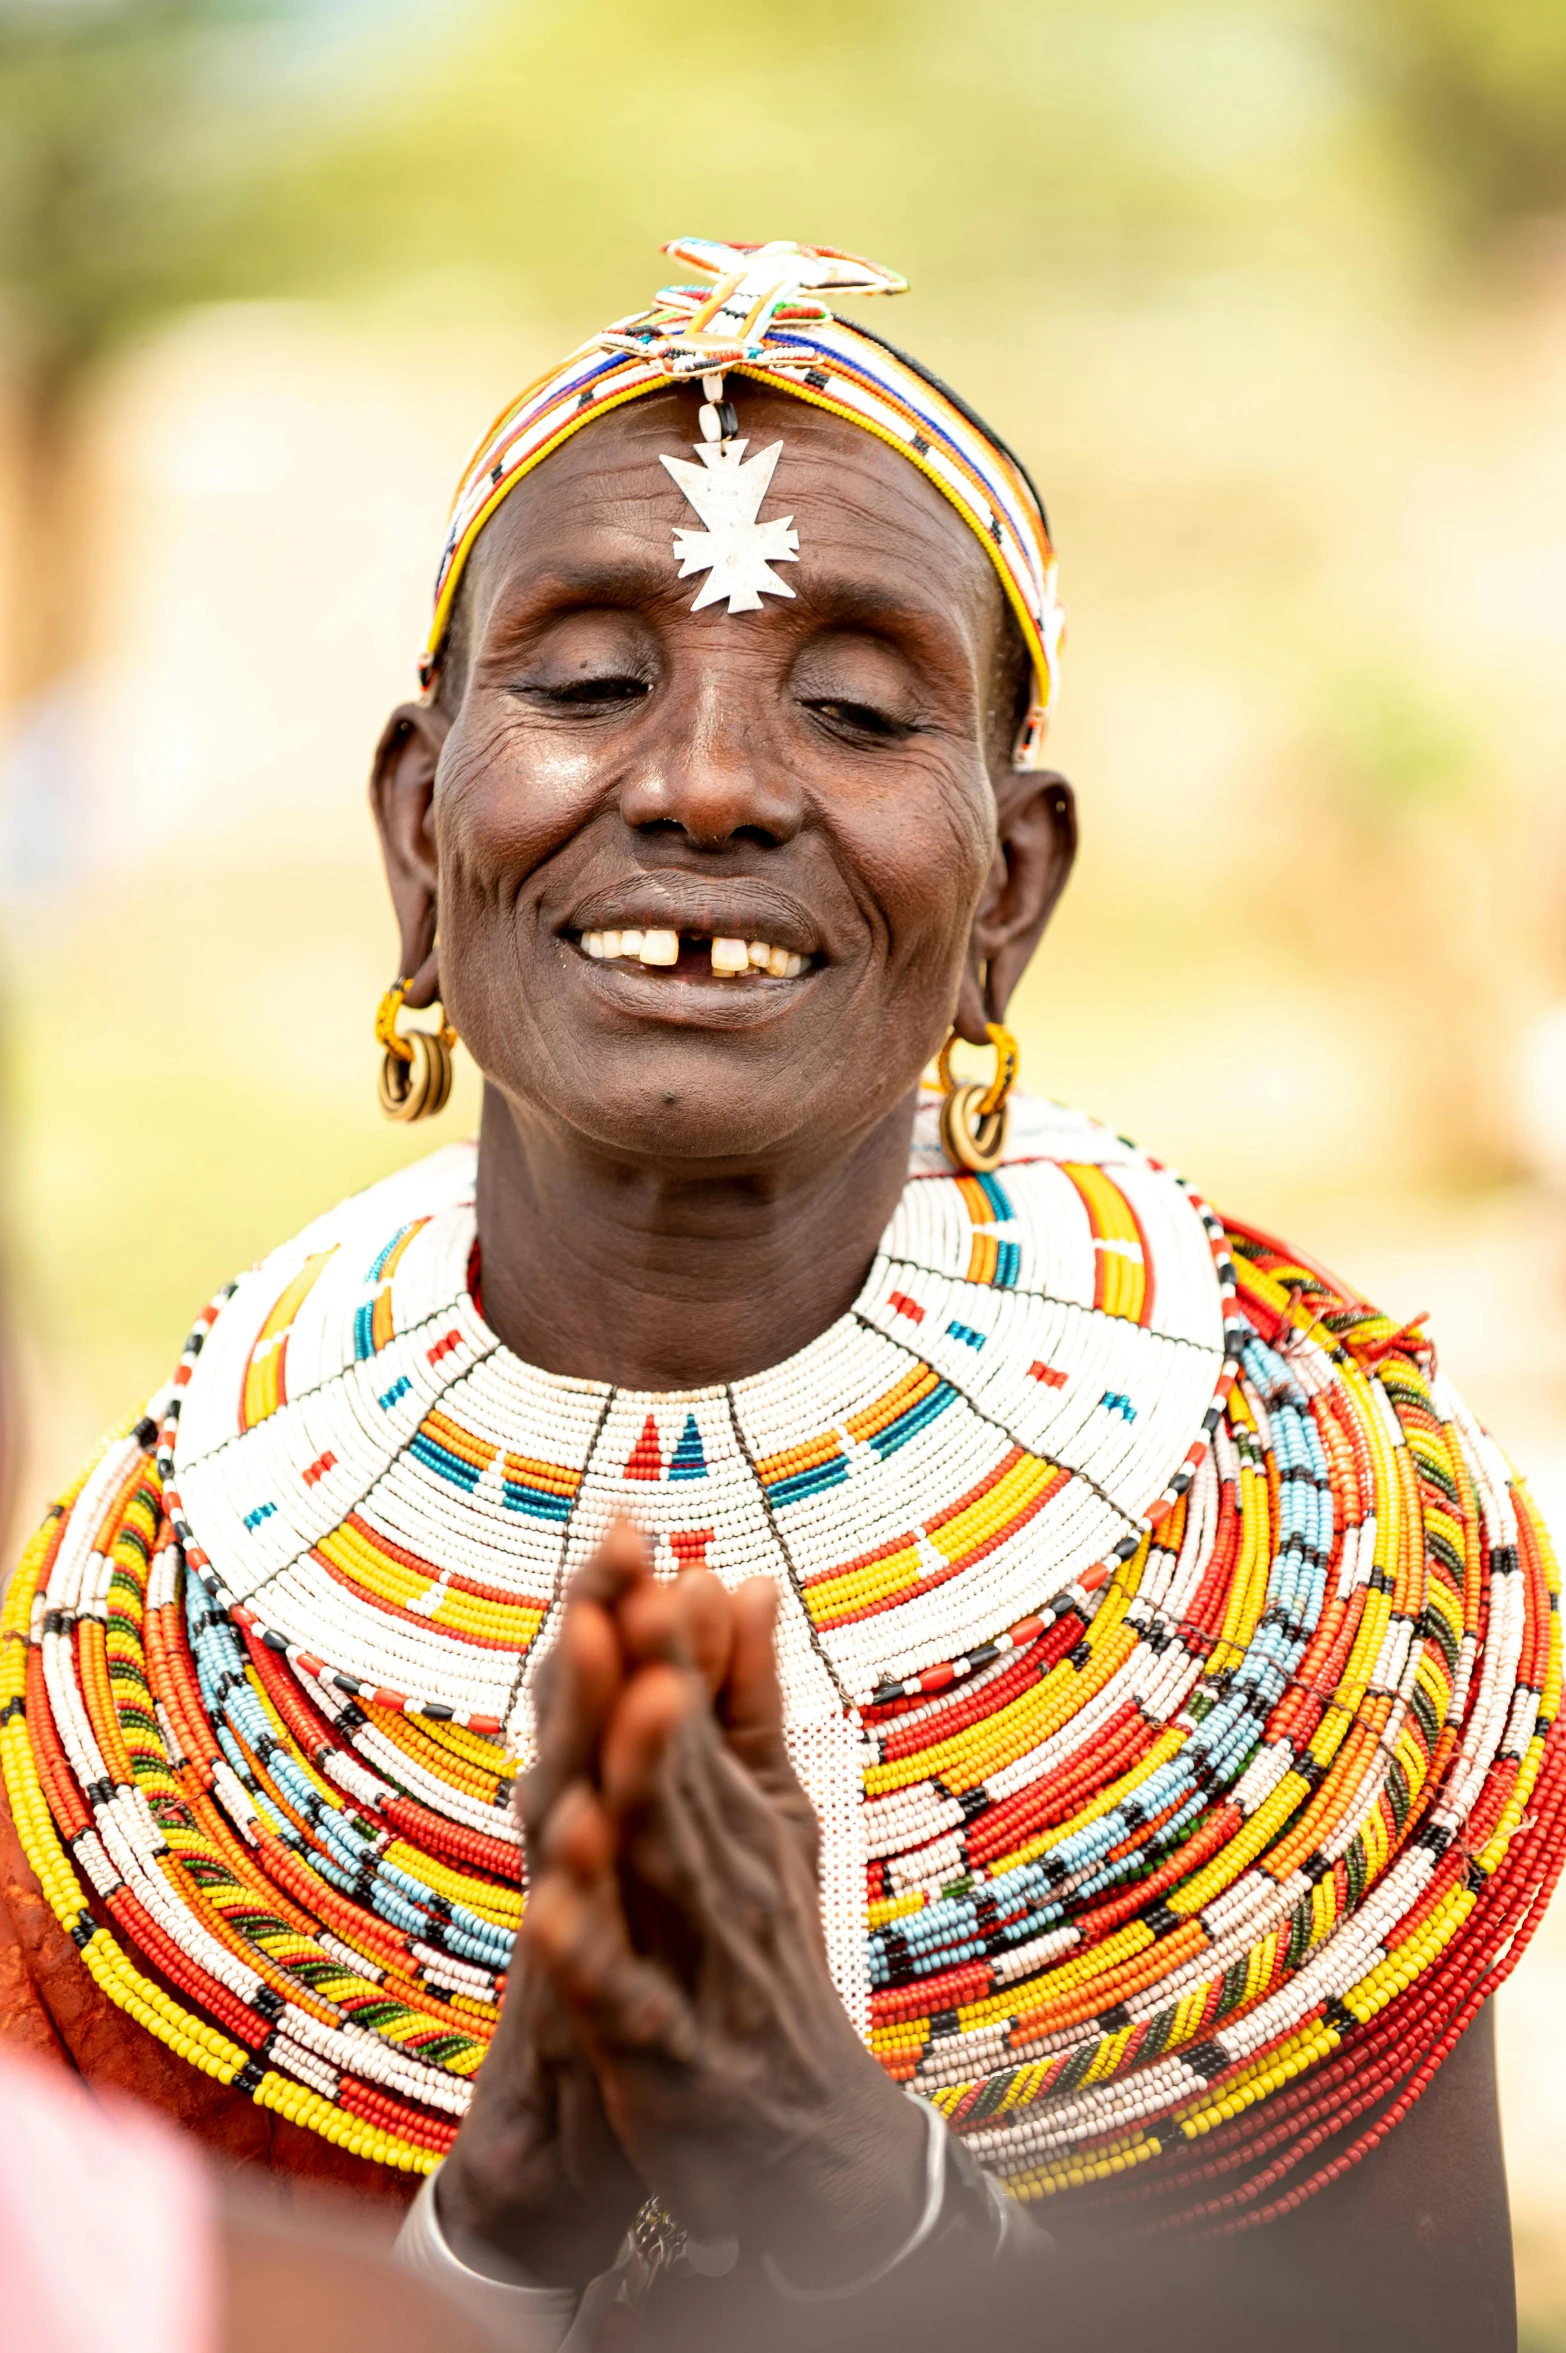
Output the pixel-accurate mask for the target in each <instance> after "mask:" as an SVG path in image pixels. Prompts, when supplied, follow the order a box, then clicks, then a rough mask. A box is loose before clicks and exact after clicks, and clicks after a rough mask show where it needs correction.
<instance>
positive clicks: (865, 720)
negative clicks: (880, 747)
mask: <svg viewBox="0 0 1566 2353" xmlns="http://www.w3.org/2000/svg"><path fill="white" fill-rule="evenodd" d="M805 708H806V710H807V711H809V712H811V713H812V714H813V715H814V716H815V717H816V718H817V719H819V720H821V721H823V722H824V723H825V725H826V726H828V727H830V728H831V729H832V730H833V731H834V732H835V733H837V734H842V735H856V736H869V737H870V738H871V739H872V740H873V741H876V742H879V743H902V742H904V741H905V740H906V739H907V738H908V737H909V736H910V735H913V734H916V733H917V727H916V724H915V722H914V721H913V720H912V719H897V718H894V717H893V715H892V713H891V712H890V711H880V710H877V709H876V707H875V705H874V704H873V703H855V702H844V701H842V700H839V699H837V698H824V699H819V700H812V701H810V702H807V703H806V705H805Z"/></svg>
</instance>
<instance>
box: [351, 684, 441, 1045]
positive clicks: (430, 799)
mask: <svg viewBox="0 0 1566 2353" xmlns="http://www.w3.org/2000/svg"><path fill="white" fill-rule="evenodd" d="M450 732H451V721H450V719H449V718H448V717H447V716H446V714H445V712H444V711H442V710H440V709H439V708H438V707H437V706H436V705H435V704H433V703H399V704H398V706H397V708H396V710H395V711H393V713H392V715H391V717H390V718H389V719H388V720H387V722H386V726H385V729H384V730H383V732H382V735H381V740H380V742H379V743H378V744H377V745H376V747H375V764H374V766H373V767H372V768H371V770H370V806H371V808H372V809H373V811H374V813H375V826H376V831H377V832H378V833H379V835H380V837H381V862H382V864H383V865H384V866H385V868H386V882H387V887H388V889H389V890H390V892H391V902H392V909H393V912H394V913H395V915H396V917H397V935H398V943H399V944H398V965H397V970H398V972H399V974H400V975H402V976H404V977H405V978H407V980H408V983H409V987H408V997H407V1001H408V1003H409V1004H410V1005H430V1004H433V1003H434V1001H435V999H436V998H437V997H438V996H439V995H440V968H439V965H438V963H437V960H436V952H435V885H436V879H437V866H436V858H435V831H434V827H433V825H432V823H431V812H432V809H433V807H434V801H435V771H436V769H437V768H438V767H439V765H440V755H441V747H442V746H443V745H444V743H445V741H446V738H447V736H448V735H449V734H450Z"/></svg>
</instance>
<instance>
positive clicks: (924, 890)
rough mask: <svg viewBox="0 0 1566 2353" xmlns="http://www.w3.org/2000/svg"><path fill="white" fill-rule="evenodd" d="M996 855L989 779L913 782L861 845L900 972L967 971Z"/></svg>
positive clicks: (902, 976) (899, 976)
mask: <svg viewBox="0 0 1566 2353" xmlns="http://www.w3.org/2000/svg"><path fill="white" fill-rule="evenodd" d="M994 854H995V801H994V794H993V793H992V791H991V789H990V783H989V778H988V777H987V775H985V773H984V772H983V770H982V768H981V769H978V770H977V771H976V773H975V774H973V775H972V776H962V777H953V776H952V774H951V772H950V771H949V770H947V771H945V772H943V773H942V775H941V776H940V777H939V778H931V779H930V780H929V781H928V784H927V785H926V784H925V782H924V780H922V779H919V778H917V777H916V778H911V779H907V780H905V781H904V783H903V784H902V786H901V788H900V790H899V791H898V792H896V793H895V794H894V795H892V796H890V797H889V805H888V806H887V808H886V809H885V810H883V811H882V812H880V814H879V819H878V822H877V823H876V824H875V825H874V827H873V828H866V829H865V832H864V835H863V837H862V840H861V842H860V844H859V860H858V862H859V864H860V868H861V871H862V872H863V873H864V875H865V877H866V879H867V881H868V883H869V886H870V888H871V890H872V892H873V894H874V896H875V898H876V900H877V902H878V904H879V905H880V906H881V907H882V908H883V910H884V911H885V915H886V920H887V924H888V927H889V930H890V935H891V937H890V953H891V966H892V972H893V975H894V976H895V978H896V980H897V982H898V984H899V985H905V984H906V982H907V980H908V979H909V977H910V968H912V970H913V972H914V973H915V974H917V975H919V976H922V975H924V974H925V973H928V974H929V977H930V978H931V980H932V981H935V980H936V979H937V978H944V977H945V975H946V974H948V973H949V972H950V971H951V970H952V969H953V968H954V967H956V966H959V965H960V964H961V961H962V957H963V954H964V952H965V950H966V948H967V944H968V935H969V932H970V930H971V928H972V924H973V918H974V913H975V910H976V909H977V907H978V904H979V898H980V895H981V893H982V891H983V889H984V884H985V879H986V877H987V876H988V874H989V870H990V864H991V861H992V859H993V857H994Z"/></svg>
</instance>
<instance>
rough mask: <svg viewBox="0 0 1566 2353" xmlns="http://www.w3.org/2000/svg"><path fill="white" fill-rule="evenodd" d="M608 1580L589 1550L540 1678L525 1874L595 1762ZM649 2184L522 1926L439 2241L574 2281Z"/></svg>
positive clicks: (521, 1792) (467, 2255)
mask: <svg viewBox="0 0 1566 2353" xmlns="http://www.w3.org/2000/svg"><path fill="white" fill-rule="evenodd" d="M614 1590H616V1587H615V1585H614V1581H613V1580H612V1578H606V1571H605V1568H604V1565H603V1564H602V1561H601V1558H600V1560H595V1561H594V1562H593V1563H592V1564H591V1565H590V1566H589V1568H588V1569H587V1570H586V1571H584V1573H583V1575H582V1576H581V1577H580V1578H578V1579H577V1580H576V1582H575V1584H574V1585H573V1588H572V1596H571V1601H570V1603H569V1604H568V1606H567V1610H566V1614H565V1620H564V1624H563V1627H562V1631H561V1636H560V1640H559V1642H558V1643H557V1644H556V1646H555V1650H554V1652H553V1654H552V1656H551V1657H550V1659H549V1660H548V1661H547V1663H546V1665H545V1668H544V1670H543V1673H542V1674H541V1676H540V1678H539V1688H538V1726H539V1738H538V1762H537V1764H536V1766H535V1767H534V1769H533V1771H532V1773H531V1774H529V1775H528V1776H527V1777H526V1779H525V1780H524V1781H523V1782H521V1783H520V1784H519V1788H518V1795H517V1811H518V1816H519V1819H520V1821H521V1825H522V1831H523V1840H524V1846H525V1850H526V1853H527V1857H528V1877H529V1881H530V1883H532V1884H533V1885H535V1886H536V1884H537V1879H538V1871H539V1863H538V1857H537V1853H536V1842H537V1836H538V1832H539V1829H540V1827H541V1825H542V1824H543V1822H544V1820H545V1819H546V1818H547V1816H548V1814H549V1812H550V1809H551V1806H552V1805H553V1803H554V1802H555V1801H556V1800H557V1799H558V1797H559V1796H560V1794H561V1792H562V1791H563V1790H564V1789H565V1788H567V1787H569V1786H571V1785H572V1784H573V1783H574V1782H575V1781H576V1780H577V1779H578V1778H579V1777H580V1776H582V1775H584V1774H586V1773H588V1772H590V1771H592V1770H593V1768H594V1762H595V1759H594V1744H595V1740H596V1735H597V1732H598V1729H599V1727H600V1726H601V1724H602V1722H603V1720H604V1717H605V1715H606V1714H607V1711H608V1710H609V1709H610V1708H611V1707H612V1706H613V1704H614V1701H615V1698H616V1697H617V1695H618V1692H619V1689H620V1685H621V1681H622V1673H621V1668H620V1662H619V1656H618V1645H617V1644H616V1643H615V1641H614V1639H613V1637H612V1635H611V1634H609V1631H608V1621H607V1619H604V1622H603V1625H602V1626H600V1625H599V1623H598V1620H599V1619H600V1618H602V1617H603V1611H602V1608H601V1606H600V1602H601V1599H603V1600H607V1599H609V1598H611V1597H612V1594H613V1592H614ZM584 1611H586V1612H590V1613H591V1615H590V1617H589V1618H587V1619H586V1620H584V1615H583V1613H584ZM606 1637H607V1638H606ZM646 2194H647V2193H646V2189H645V2186H644V2184H643V2183H642V2181H641V2179H640V2178H639V2176H638V2175H637V2174H636V2172H635V2170H634V2168H633V2167H632V2166H631V2164H630V2162H629V2161H628V2159H627V2158H626V2156H625V2154H624V2152H623V2150H622V2149H621V2147H620V2145H619V2143H618V2142H617V2141H616V2139H615V2137H614V2135H613V2133H612V2132H611V2130H610V2128H609V2125H608V2123H607V2121H606V2120H605V2116H604V2111H603V2103H602V2100H601V2099H600V2097H599V2092H598V2086H597V2083H596V2081H595V2079H594V2076H593V2072H592V2069H591V2067H590V2066H589V2065H588V2062H587V2059H586V2057H585V2056H584V2054H583V2051H582V2049H581V2046H580V2044H579V2042H578V2040H577V2037H576V2035H575V2032H574V2030H573V2027H572V2025H571V2023H570V2020H569V2018H568V2017H567V2014H566V2012H565V2011H564V2009H563V2008H562V2005H561V2003H560V2001H559V1998H558V1996H557V1994H556V1992H555V1990H554V1987H553V1986H552V1984H551V1983H550V1980H549V1976H548V1973H547V1972H546V1971H545V1970H543V1969H542V1968H541V1967H540V1965H539V1963H538V1960H537V1958H536V1956H535V1954H534V1952H533V1950H532V1947H531V1946H530V1944H529V1943H528V1941H527V1940H526V1939H525V1938H523V1937H520V1936H519V1937H518V1939H517V1943H516V1947H515V1953H514V1957H513V1961H512V1967H511V1974H510V1980H509V1983H508V1985H507V1989H506V1998H505V2001H504V2004H503V2005H502V2009H501V2015H500V2023H499V2025H498V2026H497V2028H496V2030H495V2036H494V2040H493V2041H492V2043H491V2045H490V2048H489V2052H488V2054H487V2056H486V2058H485V2061H484V2065H483V2068H482V2069H481V2071H480V2073H479V2076H478V2079H477V2082H476V2084H475V2086H474V2094H473V2103H472V2106H471V2107H470V2109H469V2111H468V2114H467V2116H466V2118H465V2119H464V2121H463V2124H462V2128H461V2130H460V2132H459V2133H458V2135H457V2138H456V2141H455V2143H454V2144H453V2147H452V2149H451V2153H450V2155H449V2156H448V2157H447V2159H446V2162H445V2164H444V2165H443V2166H442V2168H441V2171H440V2176H439V2179H438V2182H437V2185H436V2200H437V2205H438V2210H439V2214H440V2221H441V2228H442V2230H443V2232H444V2233H445V2236H446V2239H447V2242H448V2244H449V2245H450V2246H451V2248H452V2250H453V2252H454V2253H455V2254H456V2255H457V2256H458V2257H459V2258H460V2259H461V2260H462V2261H463V2262H465V2263H467V2264H469V2265H470V2266H471V2267H472V2268H473V2269H474V2270H476V2271H485V2272H495V2271H497V2270H506V2269H510V2270H517V2271H521V2272H522V2273H524V2274H526V2275H528V2276H529V2277H531V2278H533V2279H535V2280H540V2281H543V2282H545V2283H546V2284H548V2285H550V2286H557V2285H558V2286H572V2287H581V2286H584V2285H585V2284H586V2282H587V2281H588V2280H590V2279H591V2278H592V2277H593V2276H594V2275H595V2273H597V2272H600V2271H603V2270H606V2269H607V2268H608V2267H609V2265H610V2264H611V2263H612V2262H613V2261H614V2257H615V2251H616V2249H617V2248H618V2246H619V2243H620V2241H621V2239H622V2238H623V2237H624V2235H625V2231H626V2229H627V2227H628V2225H629V2224H630V2222H631V2220H632V2219H633V2217H634V2215H635V2213H636V2210H637V2208H638V2207H639V2206H640V2205H641V2203H642V2201H643V2199H644V2198H645V2196H646Z"/></svg>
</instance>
